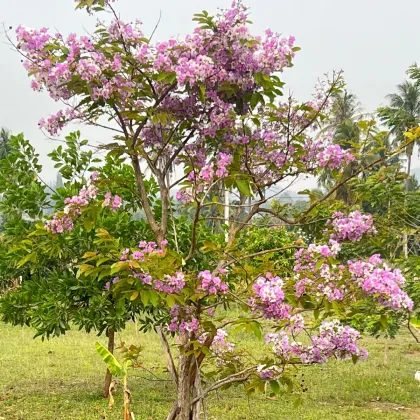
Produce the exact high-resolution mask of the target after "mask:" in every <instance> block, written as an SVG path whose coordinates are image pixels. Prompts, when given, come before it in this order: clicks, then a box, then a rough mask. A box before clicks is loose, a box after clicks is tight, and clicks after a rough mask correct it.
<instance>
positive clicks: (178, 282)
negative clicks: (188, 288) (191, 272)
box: [154, 272, 185, 294]
mask: <svg viewBox="0 0 420 420" xmlns="http://www.w3.org/2000/svg"><path fill="white" fill-rule="evenodd" d="M184 286H185V276H184V274H183V273H181V272H176V273H175V274H174V275H172V276H170V275H168V274H165V276H164V280H163V281H161V280H156V281H155V286H154V287H155V289H156V290H157V291H159V292H164V293H169V294H174V293H175V294H179V293H181V291H182V289H183V288H184Z"/></svg>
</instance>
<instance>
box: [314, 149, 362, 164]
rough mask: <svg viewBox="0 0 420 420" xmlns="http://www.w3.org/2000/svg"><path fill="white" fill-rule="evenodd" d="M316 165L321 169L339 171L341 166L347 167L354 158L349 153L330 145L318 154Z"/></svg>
mask: <svg viewBox="0 0 420 420" xmlns="http://www.w3.org/2000/svg"><path fill="white" fill-rule="evenodd" d="M317 158H318V164H319V166H321V167H326V166H328V168H330V169H339V168H341V167H342V166H345V165H348V164H349V163H350V162H353V161H354V159H355V157H354V155H353V154H351V153H349V152H345V151H344V150H343V149H342V148H341V147H340V146H339V145H338V144H330V145H328V146H326V147H325V149H323V150H322V151H321V152H320V153H319V154H318V157H317Z"/></svg>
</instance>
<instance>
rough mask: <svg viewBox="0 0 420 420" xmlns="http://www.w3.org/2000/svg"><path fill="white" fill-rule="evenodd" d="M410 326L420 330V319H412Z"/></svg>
mask: <svg viewBox="0 0 420 420" xmlns="http://www.w3.org/2000/svg"><path fill="white" fill-rule="evenodd" d="M410 324H411V325H412V326H413V327H416V328H420V318H419V317H413V318H410Z"/></svg>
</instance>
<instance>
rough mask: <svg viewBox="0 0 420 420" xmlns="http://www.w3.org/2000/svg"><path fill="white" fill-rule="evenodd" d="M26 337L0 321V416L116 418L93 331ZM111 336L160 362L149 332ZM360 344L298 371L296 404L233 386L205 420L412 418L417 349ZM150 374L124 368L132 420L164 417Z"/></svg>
mask: <svg viewBox="0 0 420 420" xmlns="http://www.w3.org/2000/svg"><path fill="white" fill-rule="evenodd" d="M32 337H33V331H32V330H30V329H29V328H20V327H10V326H8V325H4V324H0V343H1V346H0V349H1V353H0V420H5V419H7V420H18V419H19V420H47V419H56V420H70V419H71V420H76V419H83V420H90V419H97V420H98V419H103V420H105V419H107V420H112V419H121V418H122V413H121V406H120V403H121V395H120V393H118V395H117V398H116V406H115V407H114V409H113V410H112V411H110V410H109V409H108V407H107V400H105V399H103V398H102V397H101V395H100V394H101V386H102V381H103V377H104V366H103V364H102V363H103V362H102V361H101V360H100V359H99V357H98V356H97V354H96V352H95V349H94V342H95V341H97V337H96V336H95V335H88V334H85V333H81V332H76V331H74V332H70V333H69V334H68V335H66V336H64V337H62V338H58V339H53V340H50V341H45V342H41V340H39V339H36V340H33V339H32ZM241 338H242V339H243V341H242V342H241V343H242V345H246V346H249V347H250V348H252V347H253V346H255V342H254V341H253V340H252V339H251V338H250V337H249V336H245V335H243V336H241ZM119 340H123V341H125V342H127V343H140V342H142V343H143V344H144V353H143V357H144V359H145V361H146V362H147V364H148V366H153V365H154V366H156V367H157V366H158V365H160V363H161V360H162V356H161V352H160V347H159V342H158V339H157V337H156V336H154V335H153V334H148V335H146V336H145V335H143V334H140V333H136V331H135V328H134V325H130V326H129V328H128V329H127V330H126V331H125V332H123V333H122V334H121V335H120V336H118V337H117V341H119ZM100 341H101V340H100ZM102 342H103V343H104V344H105V342H104V340H103V339H102ZM363 345H364V346H366V347H367V348H368V349H369V351H370V357H369V359H368V361H367V362H363V363H360V364H358V365H356V366H354V365H353V364H352V363H351V362H337V363H331V364H328V365H325V366H314V367H310V368H306V369H305V370H304V378H305V384H306V385H307V386H308V388H309V390H308V392H306V393H305V394H303V395H302V399H301V400H302V403H301V404H300V405H298V406H297V407H296V401H297V399H298V398H299V396H298V395H289V394H285V395H282V396H281V397H279V398H277V399H270V398H269V397H268V396H266V395H261V394H260V395H255V396H252V397H250V398H249V399H248V398H246V397H244V394H243V393H242V390H241V389H240V388H236V389H232V390H228V391H225V392H223V393H222V392H220V393H219V394H218V395H216V394H215V395H213V396H212V397H211V398H210V399H209V400H208V401H207V418H208V420H210V419H222V420H224V419H229V420H230V419H231V420H248V419H259V420H277V419H299V420H312V419H320V418H322V419H325V420H329V419H366V420H368V419H372V420H373V419H378V418H380V419H420V384H419V383H418V382H415V381H414V373H415V371H417V370H420V346H419V345H416V344H415V343H414V341H413V339H412V338H411V336H409V335H408V334H402V335H401V336H400V337H399V338H398V339H397V340H392V341H390V343H389V350H388V362H387V364H386V365H385V364H384V356H383V354H384V353H383V352H384V340H381V339H379V340H375V339H371V338H368V339H363ZM146 378H148V379H146ZM150 378H151V377H150V375H147V374H146V373H145V372H142V371H136V372H132V375H131V377H130V378H129V386H130V389H131V391H132V393H133V398H134V402H133V411H134V413H135V414H136V419H137V420H140V419H142V420H146V419H148V420H151V419H157V420H161V419H164V418H165V414H166V413H167V410H168V408H169V407H170V405H171V398H172V395H173V388H172V384H171V382H169V381H167V382H162V381H153V380H150Z"/></svg>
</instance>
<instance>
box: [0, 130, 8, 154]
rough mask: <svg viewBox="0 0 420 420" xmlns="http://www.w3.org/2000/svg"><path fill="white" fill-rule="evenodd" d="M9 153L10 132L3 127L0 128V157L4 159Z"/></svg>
mask: <svg viewBox="0 0 420 420" xmlns="http://www.w3.org/2000/svg"><path fill="white" fill-rule="evenodd" d="M9 153H10V132H9V131H8V130H6V129H5V128H2V129H1V130H0V159H4V158H5V157H6V156H7V155H8V154H9Z"/></svg>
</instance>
